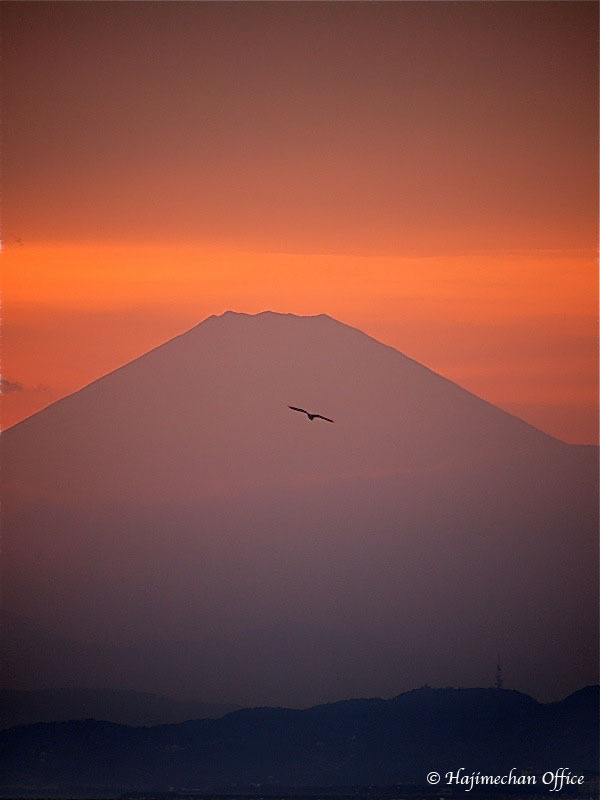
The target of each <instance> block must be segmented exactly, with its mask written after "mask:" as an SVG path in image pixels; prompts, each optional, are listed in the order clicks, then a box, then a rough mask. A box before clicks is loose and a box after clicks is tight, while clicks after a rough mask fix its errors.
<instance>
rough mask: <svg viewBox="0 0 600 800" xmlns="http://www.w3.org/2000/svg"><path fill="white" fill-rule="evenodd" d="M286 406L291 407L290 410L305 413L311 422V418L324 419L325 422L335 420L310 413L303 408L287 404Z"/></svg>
mask: <svg viewBox="0 0 600 800" xmlns="http://www.w3.org/2000/svg"><path fill="white" fill-rule="evenodd" d="M288 408H291V409H292V411H301V412H302V413H303V414H306V416H307V417H308V418H309V420H310V421H311V422H312V421H313V419H324V420H325V422H335V420H333V419H329V417H324V416H323V415H322V414H311V413H310V411H306V410H305V409H304V408H296V406H288Z"/></svg>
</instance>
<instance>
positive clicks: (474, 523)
mask: <svg viewBox="0 0 600 800" xmlns="http://www.w3.org/2000/svg"><path fill="white" fill-rule="evenodd" d="M289 405H294V406H297V407H299V408H308V409H319V412H320V413H322V414H323V415H325V416H327V417H329V418H331V419H335V421H336V424H335V425H308V424H305V423H306V421H305V423H304V424H300V423H302V419H301V418H300V416H299V415H297V414H292V413H291V412H290V411H289V408H288V406H289ZM2 450H3V453H2V476H1V480H2V488H1V492H2V529H3V564H2V567H3V576H2V592H3V596H2V603H3V613H4V617H3V623H4V633H5V635H4V636H3V648H4V652H3V656H4V658H3V661H4V667H3V669H4V674H3V686H4V687H5V688H12V689H40V688H44V687H53V686H54V687H56V686H81V685H88V686H98V687H104V688H111V689H124V688H128V689H136V690H139V691H146V692H154V693H159V694H168V695H171V696H174V697H180V698H187V697H202V698H203V699H205V700H206V701H207V702H215V703H219V702H231V701H232V700H234V701H235V702H239V703H243V704H245V705H249V704H286V705H306V704H309V703H316V702H322V701H325V700H332V699H336V698H339V697H340V696H342V697H343V696H346V697H347V696H360V695H387V696H389V695H391V694H394V693H395V692H397V691H399V690H401V689H406V688H409V687H410V686H414V685H421V684H422V683H423V682H428V683H434V684H441V685H445V684H447V683H461V684H462V685H480V684H481V683H482V682H486V679H487V678H488V676H489V681H490V682H492V680H493V674H494V670H495V665H496V658H497V653H498V652H500V653H501V654H502V655H501V657H502V660H503V664H504V667H505V675H506V676H507V681H509V682H510V685H511V686H518V687H519V688H520V689H523V690H526V691H528V692H530V693H532V694H534V695H535V696H537V697H542V698H547V699H554V698H556V697H560V696H564V695H565V694H566V693H568V692H570V691H572V690H573V689H575V688H577V687H578V686H582V685H585V684H588V683H595V682H596V681H597V652H598V651H597V627H598V626H597V614H598V611H597V525H598V508H597V486H598V460H597V459H598V450H597V448H595V447H585V446H575V445H566V444H564V443H562V442H560V441H557V440H556V439H554V438H552V437H550V436H548V435H546V434H544V433H543V432H541V431H539V430H537V429H535V428H533V427H532V426H531V425H528V424H527V423H525V422H523V421H522V420H519V419H517V418H515V417H514V416H512V415H510V414H508V413H506V412H504V411H502V410H500V409H498V408H496V407H494V406H493V405H491V404H489V403H487V402H485V401H483V400H481V399H480V398H477V397H475V396H474V395H472V394H471V393H469V392H467V391H465V390H464V389H462V388H461V387H459V386H457V385H456V384H455V383H452V382H451V381H448V380H446V379H445V378H443V377H441V376H439V375H437V374H435V373H434V372H432V371H431V370H429V369H427V368H426V367H424V366H422V365H420V364H418V363H417V362H415V361H414V360H412V359H410V358H408V357H407V356H405V355H403V354H402V353H400V352H398V351H397V350H395V349H393V348H391V347H388V346H385V345H383V344H381V343H379V342H377V341H375V340H374V339H372V338H370V337H369V336H366V335H365V334H364V333H362V332H360V331H358V330H356V329H353V328H350V327H348V326H347V325H344V324H342V323H340V322H337V321H335V320H333V319H331V318H330V317H328V316H326V315H319V316H316V317H297V316H294V315H291V314H275V313H271V312H264V313H262V314H258V315H254V316H252V315H246V314H237V313H232V312H227V313H225V314H223V315H221V316H219V317H210V318H208V319H207V320H205V321H204V322H202V323H201V324H199V325H197V326H196V327H195V328H193V329H192V330H190V331H188V332H187V333H184V334H183V335H181V336H178V337H176V338H174V339H172V340H170V341H169V342H167V343H165V344H164V345H162V346H160V347H158V348H156V349H154V350H152V351H151V352H149V353H147V354H146V355H144V356H142V357H140V358H138V359H136V360H135V361H132V362H131V363H129V364H127V365H125V366H123V367H121V368H120V369H117V370H115V371H114V372H111V373H110V374H108V375H106V376H104V377H102V378H100V379H99V380H97V381H95V382H94V383H92V384H90V385H89V386H86V387H85V388H83V389H81V390H80V391H78V392H76V393H74V394H73V395H70V396H69V397H66V398H64V399H62V400H60V401H58V402H56V403H54V404H53V405H51V406H49V407H48V408H46V409H44V410H43V411H41V412H39V413H38V414H35V415H34V416H32V417H30V418H29V419H27V420H25V421H23V422H21V423H19V424H17V425H15V426H13V427H12V428H10V429H8V430H7V431H5V432H4V434H3V436H2Z"/></svg>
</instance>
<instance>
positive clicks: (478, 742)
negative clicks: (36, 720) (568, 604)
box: [0, 686, 599, 797]
mask: <svg viewBox="0 0 600 800" xmlns="http://www.w3.org/2000/svg"><path fill="white" fill-rule="evenodd" d="M581 695H583V696H584V697H585V702H583V703H581V702H578V701H576V702H571V701H572V698H567V699H566V700H564V701H562V702H558V703H552V704H549V705H542V704H540V703H538V702H536V701H535V700H533V699H532V698H531V697H528V696H527V695H524V694H520V693H519V692H513V691H506V690H496V689H430V688H423V689H419V690H416V691H412V692H408V693H405V694H402V695H399V696H398V697H395V698H393V699H392V700H379V699H370V700H349V701H345V702H340V703H334V704H329V705H322V706H317V707H314V708H309V709H306V710H303V711H299V710H293V709H286V708H254V709H245V710H242V711H237V712H234V713H232V714H228V715H227V716H225V717H221V718H220V719H216V720H197V721H190V722H185V723H182V724H179V725H163V726H159V727H154V728H131V727H125V726H121V725H114V724H111V723H107V722H98V721H95V720H86V721H79V722H66V723H52V724H40V725H31V726H26V727H19V728H12V729H10V730H8V731H2V732H0V763H2V764H3V765H4V766H3V769H2V779H1V783H0V794H2V795H4V796H6V795H7V794H11V793H12V796H13V797H14V796H20V797H22V796H33V797H35V796H37V797H40V796H44V797H53V796H54V797H56V796H59V797H65V796H79V797H85V796H96V797H100V796H101V797H110V796H118V795H120V794H123V793H124V792H132V791H140V792H152V795H151V796H153V797H155V796H156V794H155V792H167V791H169V792H171V793H172V792H173V791H175V792H177V791H179V792H186V793H187V794H186V796H188V797H189V796H192V795H194V793H195V792H202V791H204V792H219V791H220V792H236V793H237V794H236V795H234V796H239V795H240V794H244V793H246V792H248V793H251V794H254V795H256V796H265V795H269V794H271V793H275V796H277V792H279V793H285V792H289V791H290V790H294V789H295V790H296V792H295V794H293V795H292V796H298V793H299V792H298V787H310V786H313V787H315V786H320V787H323V788H322V789H321V791H320V796H323V795H327V794H330V793H331V790H332V788H333V787H346V794H356V790H357V788H358V787H368V786H371V787H373V786H379V787H385V786H393V785H397V784H402V783H404V784H406V783H412V784H417V785H426V780H425V777H426V775H427V774H428V773H429V772H430V770H432V769H435V770H436V771H437V772H438V773H441V775H442V776H445V774H446V773H447V772H448V771H456V770H457V769H458V768H459V766H460V767H463V769H464V773H465V774H467V775H470V774H471V773H477V772H479V773H481V774H483V775H486V774H488V775H508V774H509V772H510V770H511V769H514V772H515V774H516V775H523V774H530V775H531V774H533V775H535V776H537V784H538V785H537V786H536V787H535V788H536V792H535V793H536V795H537V796H540V795H541V794H543V793H544V790H545V791H548V788H547V787H545V786H543V785H541V778H542V775H543V774H544V773H545V772H547V771H548V769H553V770H555V769H557V768H558V765H559V763H560V764H561V765H562V764H568V768H569V770H570V772H571V774H574V775H582V774H585V773H590V772H593V771H595V770H597V765H598V744H597V736H596V733H597V726H598V700H599V695H598V687H597V686H596V687H587V688H586V689H584V690H582V692H581ZM579 699H581V698H579ZM551 765H554V766H551ZM590 778H591V776H590V775H589V774H586V776H585V779H586V785H585V786H584V787H583V792H586V790H587V793H586V794H585V796H590V793H591V784H590ZM442 781H443V782H445V777H443V778H442ZM411 788H412V795H413V796H414V790H415V787H414V786H413V787H411ZM486 788H488V787H484V789H483V793H485V789H486ZM494 788H496V789H498V787H494ZM499 788H500V793H501V794H504V795H505V792H506V787H499ZM512 788H513V789H514V787H512ZM577 788H578V790H579V787H577ZM327 789H329V791H327ZM349 789H351V790H352V791H349ZM460 790H461V792H462V791H465V787H460ZM476 790H477V794H478V796H481V794H482V789H481V787H476ZM445 791H449V790H448V789H447V788H446V790H445ZM36 792H37V794H36ZM402 794H403V795H404V793H402ZM451 794H452V793H451ZM171 796H172V795H171ZM194 796H195V795H194ZM392 796H393V795H392ZM396 796H397V795H396ZM418 796H423V795H422V794H420V795H418ZM435 796H436V797H437V796H439V790H438V794H436V795H435Z"/></svg>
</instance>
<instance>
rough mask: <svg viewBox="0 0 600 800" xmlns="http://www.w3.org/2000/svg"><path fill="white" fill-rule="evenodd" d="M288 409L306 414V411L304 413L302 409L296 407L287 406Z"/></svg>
mask: <svg viewBox="0 0 600 800" xmlns="http://www.w3.org/2000/svg"><path fill="white" fill-rule="evenodd" d="M288 408H291V409H292V411H301V412H302V413H303V414H308V411H305V410H304V409H303V408H296V406H288Z"/></svg>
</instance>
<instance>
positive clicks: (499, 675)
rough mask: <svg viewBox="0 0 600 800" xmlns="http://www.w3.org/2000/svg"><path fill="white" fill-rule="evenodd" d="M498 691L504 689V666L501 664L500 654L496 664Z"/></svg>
mask: <svg viewBox="0 0 600 800" xmlns="http://www.w3.org/2000/svg"><path fill="white" fill-rule="evenodd" d="M496 689H502V665H501V664H500V653H498V662H497V664H496Z"/></svg>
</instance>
